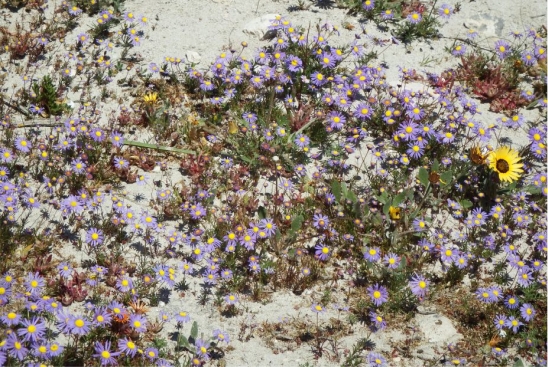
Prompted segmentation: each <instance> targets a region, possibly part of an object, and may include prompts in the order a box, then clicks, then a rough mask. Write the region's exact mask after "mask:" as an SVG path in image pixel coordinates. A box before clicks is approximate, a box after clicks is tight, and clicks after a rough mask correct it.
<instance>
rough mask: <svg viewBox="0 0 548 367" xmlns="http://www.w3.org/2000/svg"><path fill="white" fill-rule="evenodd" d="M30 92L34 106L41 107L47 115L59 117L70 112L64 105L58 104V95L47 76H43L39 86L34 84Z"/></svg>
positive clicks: (56, 88)
mask: <svg viewBox="0 0 548 367" xmlns="http://www.w3.org/2000/svg"><path fill="white" fill-rule="evenodd" d="M32 91H33V92H34V94H35V97H34V102H35V104H36V105H38V106H41V107H43V108H44V110H45V112H46V113H47V114H48V115H53V116H59V115H62V114H63V113H64V112H67V111H69V110H70V108H69V106H68V105H67V104H66V103H59V102H58V99H59V95H60V93H59V91H58V87H56V86H55V85H54V84H53V80H52V79H51V77H50V76H49V75H46V76H44V77H43V78H42V80H41V81H40V84H38V83H34V84H33V85H32Z"/></svg>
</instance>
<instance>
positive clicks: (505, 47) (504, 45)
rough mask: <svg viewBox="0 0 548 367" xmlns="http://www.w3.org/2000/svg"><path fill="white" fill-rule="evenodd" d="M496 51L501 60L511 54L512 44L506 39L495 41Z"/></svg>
mask: <svg viewBox="0 0 548 367" xmlns="http://www.w3.org/2000/svg"><path fill="white" fill-rule="evenodd" d="M495 52H496V53H497V54H498V55H499V58H500V59H501V60H503V59H505V58H506V57H507V56H508V55H509V54H510V44H509V43H508V42H506V41H505V40H498V41H497V42H495Z"/></svg>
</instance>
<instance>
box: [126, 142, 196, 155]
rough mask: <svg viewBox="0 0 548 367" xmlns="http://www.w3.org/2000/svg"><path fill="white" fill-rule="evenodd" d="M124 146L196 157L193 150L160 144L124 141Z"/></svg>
mask: <svg viewBox="0 0 548 367" xmlns="http://www.w3.org/2000/svg"><path fill="white" fill-rule="evenodd" d="M124 145H130V146H134V147H140V148H148V149H154V150H162V151H165V152H174V153H183V154H192V155H196V152H194V151H193V150H187V149H179V148H172V147H166V146H163V145H158V144H148V143H141V142H139V141H132V140H126V141H124Z"/></svg>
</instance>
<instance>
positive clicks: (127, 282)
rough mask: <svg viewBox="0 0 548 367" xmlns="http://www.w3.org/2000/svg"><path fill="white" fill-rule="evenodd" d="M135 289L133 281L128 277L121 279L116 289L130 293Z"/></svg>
mask: <svg viewBox="0 0 548 367" xmlns="http://www.w3.org/2000/svg"><path fill="white" fill-rule="evenodd" d="M132 288H133V281H132V280H131V278H130V277H129V276H127V275H125V276H123V277H121V278H119V279H118V281H117V282H116V289H118V290H119V291H120V292H124V293H125V292H129V291H130V290H131V289H132Z"/></svg>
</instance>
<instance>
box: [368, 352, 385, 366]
mask: <svg viewBox="0 0 548 367" xmlns="http://www.w3.org/2000/svg"><path fill="white" fill-rule="evenodd" d="M367 363H369V366H371V367H384V366H386V359H385V358H384V357H383V356H382V355H381V354H379V353H375V352H371V353H369V354H368V355H367Z"/></svg>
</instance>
